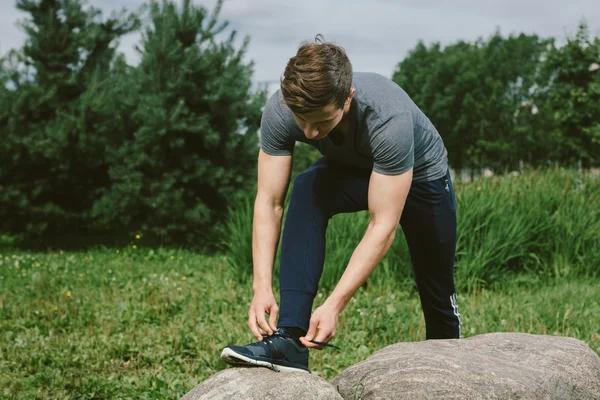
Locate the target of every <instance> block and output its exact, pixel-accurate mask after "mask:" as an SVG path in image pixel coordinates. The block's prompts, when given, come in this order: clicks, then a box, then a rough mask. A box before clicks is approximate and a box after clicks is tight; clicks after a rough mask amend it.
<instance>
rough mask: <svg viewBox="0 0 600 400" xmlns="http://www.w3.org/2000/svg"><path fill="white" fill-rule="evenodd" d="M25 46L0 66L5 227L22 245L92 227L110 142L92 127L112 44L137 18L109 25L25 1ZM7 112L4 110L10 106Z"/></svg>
mask: <svg viewBox="0 0 600 400" xmlns="http://www.w3.org/2000/svg"><path fill="white" fill-rule="evenodd" d="M17 8H18V9H20V10H21V11H24V12H26V13H27V14H28V17H27V18H26V19H25V21H24V22H22V24H21V26H22V28H23V29H24V30H25V32H26V34H27V39H26V42H25V45H24V46H23V48H22V49H20V50H13V51H11V53H10V54H9V56H8V57H7V58H6V59H5V60H3V63H4V64H5V66H6V70H5V72H4V76H5V79H4V80H5V82H4V83H5V85H4V86H5V87H7V88H8V89H7V90H8V91H9V92H10V93H8V94H7V93H4V94H3V97H4V98H7V97H10V98H11V101H10V105H9V106H8V107H6V108H4V107H3V109H2V110H0V132H1V133H0V134H1V135H2V137H1V138H0V139H2V141H3V143H4V144H3V146H2V147H0V151H1V153H0V157H1V158H2V164H1V165H0V186H1V187H2V190H0V213H2V214H3V215H0V220H2V221H3V225H2V228H3V230H5V231H8V232H10V233H13V234H24V235H25V237H32V236H42V235H51V236H56V235H62V234H66V233H78V232H79V231H84V230H85V229H86V224H87V221H88V220H89V213H90V209H91V207H92V205H93V201H94V199H95V192H96V191H97V189H98V185H102V182H103V181H104V182H105V183H106V182H107V179H106V177H107V165H106V162H105V160H104V156H103V154H102V152H103V148H104V147H105V145H104V143H103V142H104V140H103V139H102V138H99V137H98V136H96V135H95V134H94V132H93V130H91V129H90V128H91V127H92V126H93V125H94V123H95V121H94V118H95V116H96V115H95V113H94V111H93V108H94V107H96V108H97V107H98V106H99V104H100V103H102V102H103V101H106V99H105V98H102V96H101V93H100V92H99V87H100V86H101V85H102V84H105V85H106V84H107V82H106V81H107V80H109V79H110V66H111V63H112V62H113V61H114V53H115V47H116V40H117V39H118V38H119V37H120V36H122V35H124V34H126V33H129V32H131V31H133V30H134V29H136V28H137V26H138V24H139V22H138V20H137V18H136V17H135V16H134V15H132V14H127V13H125V12H122V13H119V14H113V15H112V16H111V17H110V18H108V19H106V20H105V21H102V20H101V13H100V11H99V10H98V9H96V8H94V7H86V6H85V5H84V3H83V2H82V1H81V0H19V1H18V2H17ZM5 104H6V103H5Z"/></svg>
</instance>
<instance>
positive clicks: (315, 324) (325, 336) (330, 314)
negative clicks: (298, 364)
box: [300, 302, 340, 350]
mask: <svg viewBox="0 0 600 400" xmlns="http://www.w3.org/2000/svg"><path fill="white" fill-rule="evenodd" d="M339 316H340V311H339V310H338V309H337V308H335V307H333V306H330V305H329V304H327V302H325V303H324V304H323V305H322V306H321V307H319V308H317V309H316V310H315V312H314V313H313V315H312V317H311V318H310V327H309V328H308V332H306V336H303V337H301V338H300V342H302V344H303V345H305V346H306V347H310V348H313V349H317V350H323V347H324V346H322V345H318V344H315V343H311V342H310V341H311V340H313V339H314V340H315V341H317V342H324V343H327V342H329V341H330V340H331V339H333V337H334V336H335V331H336V329H337V325H338V318H339ZM317 329H319V334H318V335H317ZM315 335H316V339H315Z"/></svg>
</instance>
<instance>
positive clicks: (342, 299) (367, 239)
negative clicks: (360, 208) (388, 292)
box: [326, 224, 396, 312]
mask: <svg viewBox="0 0 600 400" xmlns="http://www.w3.org/2000/svg"><path fill="white" fill-rule="evenodd" d="M395 233H396V231H395V229H390V228H389V227H385V226H382V225H376V224H370V225H369V227H368V228H367V231H366V232H365V235H364V237H363V238H362V240H361V241H360V243H359V244H358V246H357V247H356V249H355V250H354V253H353V254H352V257H351V258H350V262H349V263H348V266H347V267H346V270H345V271H344V274H343V275H342V277H341V279H340V281H339V282H338V284H337V285H336V287H335V289H334V290H333V292H332V293H331V295H330V296H329V298H328V299H327V301H326V302H327V303H329V304H331V306H333V307H334V308H336V309H337V310H339V311H340V312H341V311H342V310H343V309H344V308H345V307H346V304H348V302H349V301H350V299H351V298H352V296H353V295H354V293H356V291H357V290H358V288H359V287H360V286H361V285H362V284H363V283H364V282H365V281H366V280H367V278H368V277H369V276H370V275H371V273H372V272H373V270H374V269H375V267H376V266H377V264H378V263H379V261H381V259H382V258H383V256H384V255H385V254H386V253H387V252H388V250H389V249H390V247H391V245H392V242H393V241H394V237H395Z"/></svg>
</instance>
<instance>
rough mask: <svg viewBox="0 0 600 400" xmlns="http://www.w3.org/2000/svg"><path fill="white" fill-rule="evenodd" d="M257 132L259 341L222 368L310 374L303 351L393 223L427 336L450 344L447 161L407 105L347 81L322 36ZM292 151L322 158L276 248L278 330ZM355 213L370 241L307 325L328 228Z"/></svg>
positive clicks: (376, 79) (451, 220) (451, 237)
mask: <svg viewBox="0 0 600 400" xmlns="http://www.w3.org/2000/svg"><path fill="white" fill-rule="evenodd" d="M260 132H261V149H260V152H259V156H258V192H257V196H256V202H255V206H254V225H253V262H254V281H253V289H254V298H253V299H252V303H251V305H250V310H249V312H248V317H249V318H248V326H249V328H250V330H251V331H252V333H253V334H254V336H255V337H256V339H257V340H258V342H256V343H252V344H249V345H246V346H227V347H226V348H225V349H224V350H223V352H222V354H221V358H222V359H223V360H224V361H225V362H227V363H230V364H233V365H238V364H245V365H259V366H266V367H269V368H272V369H274V370H276V371H308V349H309V348H313V349H319V350H321V349H323V348H324V346H327V345H331V344H329V343H328V342H329V341H330V340H331V339H332V338H333V337H334V336H335V333H336V328H337V324H338V317H339V315H340V313H341V311H342V310H343V309H344V307H345V306H346V304H347V303H348V301H349V300H350V298H351V297H352V296H353V295H354V293H355V292H356V290H357V289H358V288H359V287H360V286H361V285H362V284H363V283H364V282H365V280H366V279H367V278H368V277H369V275H370V274H371V272H372V271H373V270H374V268H375V266H376V265H377V264H378V263H379V261H380V260H381V259H382V257H383V256H384V255H385V254H386V252H387V251H388V250H389V248H390V246H391V244H392V242H393V240H394V235H395V232H396V227H397V226H398V223H400V224H401V226H402V230H403V232H404V235H405V237H406V240H407V243H408V247H409V251H410V255H411V261H412V265H413V270H414V273H415V279H416V283H417V287H418V290H419V296H420V299H421V304H422V307H423V313H424V316H425V322H426V331H427V332H426V338H427V339H442V338H459V337H460V314H459V313H458V307H457V305H456V293H455V288H454V254H455V247H456V204H455V197H454V192H453V189H452V182H451V180H450V174H449V171H448V157H447V155H448V154H447V151H446V149H445V147H444V144H443V142H442V139H441V137H440V135H439V134H438V132H437V130H436V129H435V127H434V126H433V124H432V123H431V122H430V121H429V119H428V118H427V117H426V116H425V115H424V114H423V112H422V111H421V110H420V109H419V108H418V107H417V106H416V105H415V103H413V101H412V100H411V99H410V98H409V96H408V95H407V94H406V93H405V92H404V91H403V90H402V89H401V88H400V87H399V86H398V85H396V84H395V83H394V82H392V81H391V80H389V79H387V78H385V77H383V76H381V75H378V74H375V73H360V72H356V73H353V72H352V65H351V63H350V60H349V59H348V57H347V55H346V53H345V51H344V50H343V49H342V48H341V47H339V46H336V45H334V44H332V43H327V42H324V41H323V40H322V37H321V36H320V35H319V36H317V39H316V41H315V43H305V44H303V45H301V47H300V48H299V50H298V52H297V54H296V56H295V57H293V58H291V59H290V60H289V62H288V64H287V67H286V69H285V72H284V75H283V78H282V81H281V90H278V91H277V92H276V93H275V94H274V95H273V96H272V97H271V98H270V99H269V101H268V102H267V105H266V107H265V110H264V113H263V117H262V121H261V130H260ZM296 141H301V142H305V143H308V144H310V145H312V146H314V147H315V148H317V149H318V150H319V151H320V152H321V153H322V154H323V156H324V157H322V158H321V159H319V160H318V161H316V162H315V163H314V164H313V165H311V166H310V167H309V168H308V169H307V170H306V171H305V172H303V173H302V174H300V175H298V177H297V178H296V179H295V181H294V186H293V190H292V196H291V200H290V205H289V208H288V214H287V218H286V223H285V227H284V231H283V238H282V248H281V263H280V292H281V299H280V300H281V314H280V317H279V322H278V323H277V324H276V321H277V313H278V312H279V309H278V307H277V302H276V300H275V297H274V295H273V291H272V271H273V263H274V260H275V252H276V249H277V244H278V240H279V234H280V227H281V221H282V217H283V210H284V199H285V197H286V192H287V189H288V185H289V180H290V171H291V166H292V153H293V148H294V144H295V142H296ZM361 210H369V213H370V223H369V226H368V228H367V231H366V232H365V234H364V237H363V239H362V240H361V242H360V243H359V244H358V247H357V248H356V250H355V251H354V253H353V254H352V258H351V260H350V262H349V264H348V266H347V267H346V270H345V272H344V274H343V275H342V277H341V279H340V281H339V282H338V284H337V285H336V287H335V289H334V290H333V292H332V293H331V294H330V296H329V297H328V298H327V299H326V301H325V302H324V303H323V305H321V306H320V307H318V308H317V309H316V310H315V311H314V313H313V314H312V316H311V310H312V304H313V299H314V297H315V295H316V293H317V288H318V283H319V279H320V277H321V272H322V269H323V264H324V257H325V231H326V228H327V223H328V220H329V219H330V218H331V217H332V216H333V215H335V214H338V213H349V212H356V211H361ZM265 313H266V314H269V322H268V323H267V321H266V318H265Z"/></svg>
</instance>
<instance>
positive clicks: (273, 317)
mask: <svg viewBox="0 0 600 400" xmlns="http://www.w3.org/2000/svg"><path fill="white" fill-rule="evenodd" d="M278 312H279V309H278V308H277V307H273V308H271V311H270V312H269V326H270V327H271V329H273V330H274V331H276V330H277V313H278Z"/></svg>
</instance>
